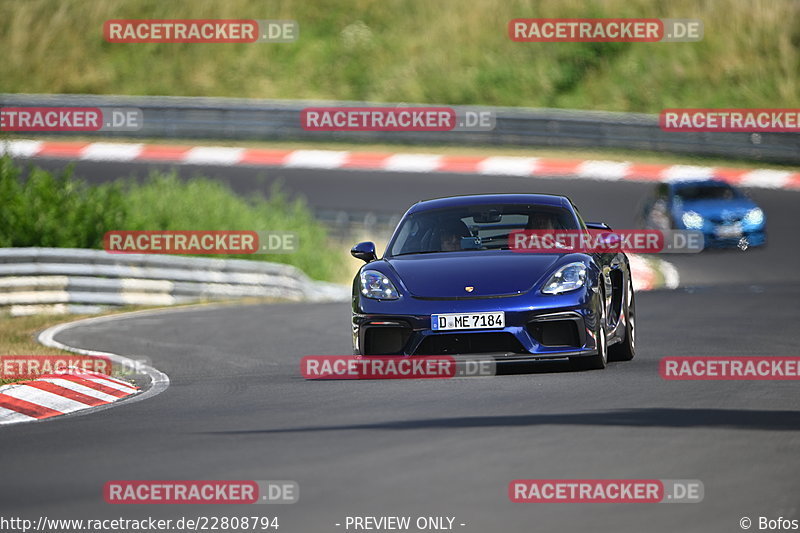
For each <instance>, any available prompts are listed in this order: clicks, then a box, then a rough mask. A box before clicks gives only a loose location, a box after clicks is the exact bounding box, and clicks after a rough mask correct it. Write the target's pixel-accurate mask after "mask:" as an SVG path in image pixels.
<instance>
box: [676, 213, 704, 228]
mask: <svg viewBox="0 0 800 533" xmlns="http://www.w3.org/2000/svg"><path fill="white" fill-rule="evenodd" d="M681 220H682V221H683V225H684V226H686V229H703V217H702V216H700V214H699V213H695V212H694V211H686V212H685V213H684V214H683V216H682V217H681Z"/></svg>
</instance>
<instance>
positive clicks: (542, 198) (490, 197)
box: [408, 194, 570, 214]
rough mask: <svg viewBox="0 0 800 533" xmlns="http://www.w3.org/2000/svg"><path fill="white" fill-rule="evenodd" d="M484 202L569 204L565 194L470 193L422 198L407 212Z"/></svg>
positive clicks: (483, 203)
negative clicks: (429, 198)
mask: <svg viewBox="0 0 800 533" xmlns="http://www.w3.org/2000/svg"><path fill="white" fill-rule="evenodd" d="M486 204H534V205H546V206H557V207H567V206H569V205H570V201H569V198H567V197H566V196H559V195H556V194H471V195H465V196H448V197H445V198H434V199H432V200H423V201H421V202H417V203H416V204H414V205H413V206H411V209H409V210H408V213H409V214H410V213H417V212H419V211H428V210H430V209H441V208H447V207H461V206H469V205H486Z"/></svg>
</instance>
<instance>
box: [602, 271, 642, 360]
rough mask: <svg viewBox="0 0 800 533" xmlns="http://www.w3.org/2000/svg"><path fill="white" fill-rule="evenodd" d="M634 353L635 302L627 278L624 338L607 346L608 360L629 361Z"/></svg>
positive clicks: (630, 284)
mask: <svg viewBox="0 0 800 533" xmlns="http://www.w3.org/2000/svg"><path fill="white" fill-rule="evenodd" d="M635 355H636V302H635V298H634V294H633V282H632V281H630V278H629V280H628V303H627V305H626V306H625V338H624V339H622V341H621V342H618V343H617V344H615V345H613V346H609V347H608V360H609V361H630V360H631V359H633V358H634V356H635Z"/></svg>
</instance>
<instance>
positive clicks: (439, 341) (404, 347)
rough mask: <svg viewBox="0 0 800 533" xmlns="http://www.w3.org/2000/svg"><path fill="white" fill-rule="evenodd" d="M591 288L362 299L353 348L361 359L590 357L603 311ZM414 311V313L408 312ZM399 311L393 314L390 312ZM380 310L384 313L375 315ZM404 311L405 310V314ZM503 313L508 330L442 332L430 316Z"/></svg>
mask: <svg viewBox="0 0 800 533" xmlns="http://www.w3.org/2000/svg"><path fill="white" fill-rule="evenodd" d="M596 298H597V295H596V293H594V292H593V291H591V290H585V291H578V293H577V294H567V295H559V296H552V297H551V296H540V297H536V298H531V297H529V296H526V295H522V296H515V297H507V298H480V299H459V300H427V299H415V298H412V299H407V300H406V301H405V302H400V301H395V302H387V301H383V302H376V301H363V300H360V301H359V302H358V305H357V307H356V309H354V313H353V320H352V328H353V347H354V352H355V353H357V354H361V355H423V356H424V355H453V356H459V355H470V356H471V355H475V354H482V355H486V356H487V357H489V356H491V357H493V358H494V360H495V361H499V362H500V361H507V362H523V361H530V360H540V359H560V358H565V357H583V356H591V355H595V354H596V353H597V343H596V339H595V333H594V332H595V331H596V330H597V327H596V320H597V318H598V317H597V316H596V313H595V312H594V309H599V307H598V305H596V304H597V301H596ZM411 308H413V311H414V312H413V313H409V312H407V311H409V310H411ZM395 309H396V310H397V312H396V313H392V312H391V311H392V310H395ZM375 311H380V312H375ZM403 311H406V312H403ZM485 311H503V312H504V313H505V327H503V328H495V329H475V330H459V331H440V330H433V329H431V315H433V314H440V313H471V312H485Z"/></svg>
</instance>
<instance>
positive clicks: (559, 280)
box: [351, 194, 636, 369]
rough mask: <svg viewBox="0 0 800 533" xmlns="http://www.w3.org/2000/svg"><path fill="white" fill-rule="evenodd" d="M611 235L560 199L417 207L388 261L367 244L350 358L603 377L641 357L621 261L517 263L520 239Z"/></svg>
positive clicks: (572, 256)
mask: <svg viewBox="0 0 800 533" xmlns="http://www.w3.org/2000/svg"><path fill="white" fill-rule="evenodd" d="M581 229H583V230H587V229H596V230H598V229H599V230H603V229H605V230H608V226H606V225H605V224H601V223H596V224H587V223H585V222H584V221H583V220H582V218H581V216H580V214H579V213H578V211H577V209H576V208H575V206H574V205H573V204H572V202H571V201H570V200H569V199H568V198H566V197H564V196H551V195H537V194H489V195H473V196H457V197H450V198H440V199H435V200H428V201H424V202H419V203H417V204H415V205H413V206H412V207H411V208H410V209H409V210H408V211H407V212H406V214H405V215H404V216H403V218H402V219H401V220H400V223H399V224H398V226H397V229H396V230H395V232H394V234H393V235H392V237H391V239H390V241H389V244H388V246H387V249H386V252H385V254H384V256H383V257H382V258H380V259H379V258H378V257H377V255H376V253H375V245H374V243H372V242H362V243H359V244H357V245H356V246H354V247H353V249H352V250H351V253H352V255H353V256H354V257H357V258H359V259H362V260H363V261H365V262H366V264H365V265H363V266H362V267H361V269H360V270H359V272H358V274H357V275H356V277H355V279H354V280H353V300H352V334H353V351H354V353H355V354H356V355H365V356H381V355H394V356H409V357H413V356H429V355H430V356H439V355H452V356H459V355H469V356H470V357H472V356H473V355H472V354H484V355H486V356H487V357H488V356H491V357H492V358H493V359H494V360H495V361H497V362H519V361H533V360H538V359H561V358H564V359H566V358H569V359H570V360H571V361H573V362H574V363H575V365H576V366H578V367H583V368H598V369H599V368H604V367H605V366H606V362H607V361H608V360H630V359H632V358H633V356H634V350H635V332H636V329H635V304H634V293H633V284H632V280H631V271H630V265H629V262H628V258H627V256H626V255H625V254H624V253H621V252H619V253H576V252H574V250H572V249H569V250H563V252H562V251H561V250H559V251H558V253H550V252H549V251H548V252H547V253H521V252H519V251H513V250H511V249H510V242H509V241H510V234H511V232H513V231H517V230H581Z"/></svg>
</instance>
